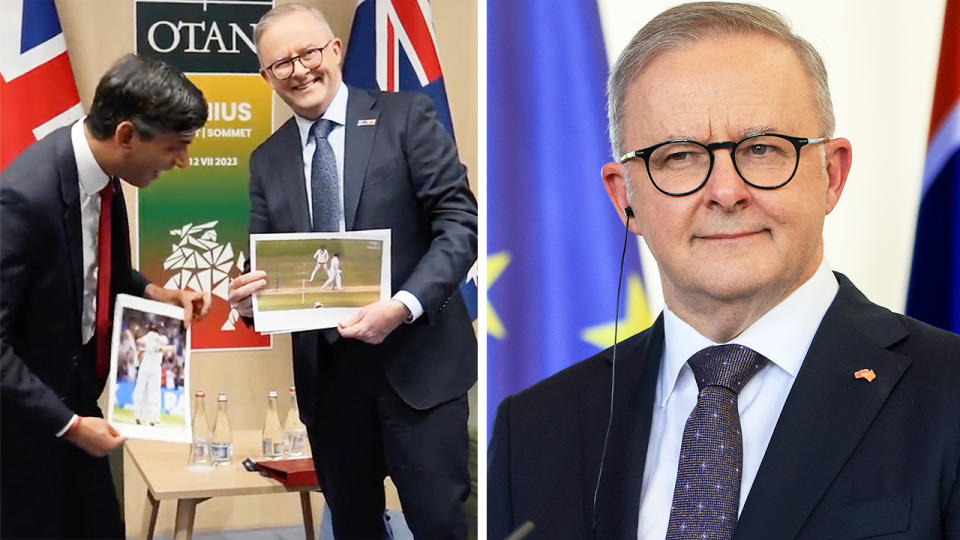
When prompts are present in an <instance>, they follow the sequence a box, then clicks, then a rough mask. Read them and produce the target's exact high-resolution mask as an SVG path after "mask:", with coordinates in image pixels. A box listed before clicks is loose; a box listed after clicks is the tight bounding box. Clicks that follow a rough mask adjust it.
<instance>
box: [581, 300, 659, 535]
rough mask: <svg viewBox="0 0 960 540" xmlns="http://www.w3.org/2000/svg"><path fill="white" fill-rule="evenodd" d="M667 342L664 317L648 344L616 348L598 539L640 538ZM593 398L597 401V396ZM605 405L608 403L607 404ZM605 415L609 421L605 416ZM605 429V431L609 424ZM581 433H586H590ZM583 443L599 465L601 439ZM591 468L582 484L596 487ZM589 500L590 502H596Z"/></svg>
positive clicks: (649, 335) (601, 486)
mask: <svg viewBox="0 0 960 540" xmlns="http://www.w3.org/2000/svg"><path fill="white" fill-rule="evenodd" d="M663 340H664V337H663V315H662V314H661V315H660V317H659V318H658V319H657V321H656V322H655V323H654V324H653V326H652V327H650V329H649V330H648V331H647V339H646V340H640V341H637V342H635V343H634V344H633V347H624V345H625V344H626V343H627V342H624V343H621V344H620V345H619V346H618V351H617V366H616V376H615V380H616V382H615V385H616V389H615V399H614V410H613V422H612V423H611V426H610V438H609V442H608V443H607V455H606V457H605V458H604V462H603V478H602V479H601V481H600V491H599V494H598V496H597V503H596V504H597V529H596V538H630V537H636V535H637V519H638V518H639V512H640V490H641V488H642V487H643V470H644V466H645V465H646V461H647V444H648V442H649V439H650V422H651V420H652V418H653V402H654V399H655V395H656V385H657V376H658V373H659V371H660V357H661V356H663ZM590 397H592V398H594V399H595V396H590ZM604 403H608V400H604ZM605 409H606V407H605ZM603 417H604V418H606V415H603ZM603 428H604V429H605V428H606V425H604V426H603ZM581 432H582V433H588V431H587V430H581ZM589 433H590V434H593V433H595V431H594V430H589ZM601 435H602V434H601ZM584 444H585V445H587V446H586V448H591V447H593V448H596V449H597V450H596V451H597V454H598V456H597V458H596V460H595V461H596V463H598V464H599V462H600V457H599V452H600V450H601V446H602V438H601V440H600V445H597V442H596V441H595V440H593V437H591V440H588V441H584ZM589 461H593V460H589ZM587 469H588V471H587V474H588V475H590V477H589V478H587V479H586V480H585V482H584V485H586V486H590V487H591V488H593V487H594V486H595V485H596V482H597V478H596V471H597V470H598V469H599V465H598V466H597V467H587ZM590 469H592V470H590ZM591 494H592V492H591ZM590 499H592V497H591V498H590ZM587 502H588V504H590V503H592V500H588V501H587ZM592 512H593V509H592V505H591V508H589V509H588V513H587V516H588V519H589V516H591V514H592ZM588 525H589V523H588Z"/></svg>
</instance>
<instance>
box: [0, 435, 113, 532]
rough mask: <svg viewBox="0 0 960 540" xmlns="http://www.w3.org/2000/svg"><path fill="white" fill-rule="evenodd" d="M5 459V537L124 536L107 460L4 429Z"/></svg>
mask: <svg viewBox="0 0 960 540" xmlns="http://www.w3.org/2000/svg"><path fill="white" fill-rule="evenodd" d="M5 427H6V426H5ZM33 438H34V439H35V438H36V437H33ZM35 442H36V441H35ZM0 462H2V468H0V485H2V489H0V492H2V493H0V537H2V538H123V537H124V527H123V521H122V520H121V517H120V505H119V503H118V501H117V494H116V492H115V491H114V489H113V481H112V480H111V478H110V467H109V465H108V464H107V458H105V457H103V458H96V457H93V456H91V455H89V454H87V453H86V452H84V451H83V450H81V449H80V448H78V447H76V446H74V445H73V444H71V443H69V442H67V441H64V440H61V439H55V438H54V437H53V435H49V436H48V438H47V439H46V440H41V441H40V442H36V444H32V445H31V444H30V441H29V440H28V438H27V437H24V436H23V434H22V433H19V434H18V433H16V432H14V431H12V430H10V429H4V431H3V448H2V454H0Z"/></svg>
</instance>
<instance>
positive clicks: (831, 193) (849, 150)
mask: <svg viewBox="0 0 960 540" xmlns="http://www.w3.org/2000/svg"><path fill="white" fill-rule="evenodd" d="M823 144H824V152H826V155H825V158H826V165H827V199H826V201H825V202H826V208H827V212H826V213H827V214H829V213H830V212H832V211H833V209H834V208H836V206H837V202H839V201H840V195H841V194H842V193H843V188H844V186H846V185H847V175H849V174H850V165H851V164H852V163H853V147H852V146H851V145H850V141H848V140H847V139H844V138H839V139H830V140H829V141H827V142H825V143H823Z"/></svg>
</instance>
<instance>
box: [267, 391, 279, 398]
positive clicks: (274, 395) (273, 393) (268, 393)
mask: <svg viewBox="0 0 960 540" xmlns="http://www.w3.org/2000/svg"><path fill="white" fill-rule="evenodd" d="M267 397H272V398H275V397H277V391H276V390H271V391H269V392H267Z"/></svg>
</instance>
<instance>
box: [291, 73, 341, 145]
mask: <svg viewBox="0 0 960 540" xmlns="http://www.w3.org/2000/svg"><path fill="white" fill-rule="evenodd" d="M349 94H350V91H349V90H348V89H347V85H346V84H343V82H341V83H340V87H339V88H337V93H336V94H334V96H333V101H331V102H330V105H329V106H328V107H327V110H326V111H324V112H323V114H322V115H320V118H326V119H327V120H331V121H333V122H334V123H336V124H337V125H340V126H345V125H347V97H348V95H349ZM293 117H294V118H295V119H296V120H297V128H298V129H299V130H300V141H301V142H302V143H303V146H306V145H307V142H308V141H309V140H310V128H311V127H313V124H314V123H315V122H316V120H310V119H309V118H304V117H303V116H300V115H299V114H296V113H294V115H293Z"/></svg>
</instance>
